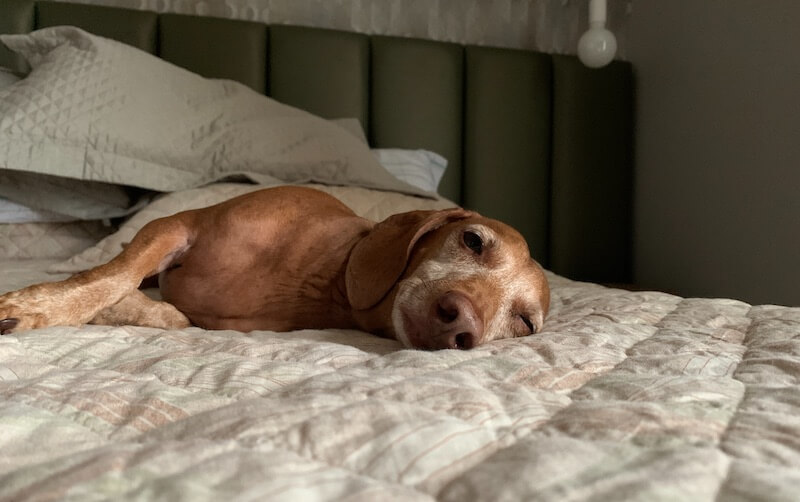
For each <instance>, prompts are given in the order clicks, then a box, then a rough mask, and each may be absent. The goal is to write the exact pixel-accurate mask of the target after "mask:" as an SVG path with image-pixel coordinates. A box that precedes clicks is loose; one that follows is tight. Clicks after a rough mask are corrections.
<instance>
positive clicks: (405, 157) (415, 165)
mask: <svg viewBox="0 0 800 502" xmlns="http://www.w3.org/2000/svg"><path fill="white" fill-rule="evenodd" d="M372 153H373V154H374V155H375V156H376V157H377V158H378V162H380V163H381V165H382V166H383V167H384V168H386V170H387V171H389V172H390V173H392V175H394V177H395V178H397V179H399V180H403V181H405V182H406V183H408V184H409V185H414V186H415V187H419V188H421V189H422V190H425V191H428V192H436V191H437V189H438V188H439V182H440V181H442V176H443V175H444V171H445V169H447V159H445V158H444V157H442V156H441V155H439V154H437V153H434V152H430V151H428V150H402V149H399V148H376V149H373V150H372Z"/></svg>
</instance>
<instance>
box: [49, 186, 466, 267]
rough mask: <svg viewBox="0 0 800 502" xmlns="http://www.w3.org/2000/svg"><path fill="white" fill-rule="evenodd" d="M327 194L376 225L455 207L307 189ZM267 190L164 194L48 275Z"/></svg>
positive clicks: (96, 261)
mask: <svg viewBox="0 0 800 502" xmlns="http://www.w3.org/2000/svg"><path fill="white" fill-rule="evenodd" d="M308 186H311V187H312V188H316V189H317V190H322V191H324V192H327V193H329V194H331V195H333V196H334V197H336V198H337V199H339V200H340V201H342V203H344V204H345V205H346V206H347V207H349V208H350V209H352V210H353V212H355V213H356V214H358V215H359V216H362V217H364V218H368V219H370V220H373V221H380V220H383V219H385V218H386V217H388V216H390V215H392V214H395V213H400V212H404V211H413V210H416V209H446V208H450V207H454V206H455V204H454V203H453V202H451V201H449V200H447V199H444V198H441V197H440V198H437V199H423V198H420V197H410V196H408V195H403V194H400V193H396V192H387V191H378V190H369V189H365V188H361V187H348V186H324V185H308ZM263 188H265V187H264V186H257V185H250V184H243V183H215V184H212V185H209V186H206V187H202V188H195V189H192V190H185V191H180V192H174V193H170V194H165V195H162V196H160V197H158V198H157V199H156V200H155V201H153V202H152V203H151V204H150V205H148V206H147V207H145V208H144V209H142V210H141V211H139V212H138V213H136V214H135V215H133V216H132V217H131V218H130V219H129V220H128V221H127V222H126V223H125V224H124V225H122V227H120V229H119V230H118V231H117V232H116V233H114V234H112V235H109V236H108V237H106V238H105V239H103V240H101V241H100V242H98V243H97V244H96V245H94V246H92V247H90V248H88V249H86V250H84V251H83V252H81V253H78V254H77V255H75V256H73V257H72V258H70V259H68V260H66V261H64V262H61V263H57V264H55V265H53V266H51V267H50V269H49V270H48V272H52V273H61V272H80V271H83V270H88V269H90V268H92V267H96V266H97V265H101V264H103V263H106V262H107V261H109V260H110V259H111V258H113V257H114V256H116V255H118V254H119V253H120V252H122V248H123V245H124V244H127V243H128V242H130V241H131V239H133V236H134V235H136V233H137V232H138V231H139V230H140V229H141V228H142V227H143V226H145V225H146V224H147V223H149V222H150V221H152V220H155V219H156V218H161V217H164V216H169V215H171V214H175V213H178V212H180V211H186V210H189V209H198V208H201V207H207V206H211V205H214V204H217V203H220V202H222V201H225V200H227V199H230V198H233V197H236V196H239V195H242V194H245V193H248V192H252V191H254V190H260V189H263Z"/></svg>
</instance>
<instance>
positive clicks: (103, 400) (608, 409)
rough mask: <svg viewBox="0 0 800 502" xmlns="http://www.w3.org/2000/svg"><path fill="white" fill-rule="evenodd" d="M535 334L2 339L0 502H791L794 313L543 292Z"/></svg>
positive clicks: (799, 344)
mask: <svg viewBox="0 0 800 502" xmlns="http://www.w3.org/2000/svg"><path fill="white" fill-rule="evenodd" d="M550 280H551V284H552V286H553V309H552V313H551V315H550V317H549V320H548V322H547V324H546V329H545V330H544V331H543V332H541V333H540V334H538V335H536V336H531V337H526V338H521V339H514V340H505V341H499V342H495V343H491V344H489V345H486V346H483V347H480V348H478V349H475V350H471V351H442V352H422V351H412V350H402V349H401V347H400V346H399V344H398V343H396V342H394V341H392V340H384V339H380V338H377V337H374V336H370V335H367V334H364V333H359V332H355V331H331V330H327V331H299V332H294V333H282V334H276V333H270V332H254V333H249V334H243V333H238V332H226V331H204V330H201V329H198V328H191V329H187V330H184V331H161V330H157V329H150V328H134V327H104V326H87V327H81V328H49V329H44V330H38V331H30V332H27V333H20V334H16V335H9V336H4V337H1V338H0V396H1V397H0V499H2V500H53V499H66V500H80V501H87V500H109V499H110V500H124V499H148V500H149V499H162V500H192V501H196V500H215V501H218V500H233V499H239V500H287V501H297V500H365V501H367V500H369V501H372V500H381V501H384V500H434V499H438V500H444V501H466V500H487V501H488V500H492V501H494V500H558V501H564V500H612V499H614V500H619V499H625V500H693V501H694V500H714V499H720V500H738V499H749V500H752V499H764V500H771V501H775V500H797V499H798V497H799V496H800V388H798V378H800V309H792V308H786V307H776V306H757V307H751V306H750V305H747V304H745V303H741V302H738V301H731V300H708V299H682V298H679V297H676V296H671V295H667V294H662V293H652V292H636V293H634V292H628V291H622V290H614V289H606V288H604V287H601V286H597V285H591V284H582V283H576V282H571V281H568V280H566V279H563V278H560V277H556V276H552V275H551V276H550Z"/></svg>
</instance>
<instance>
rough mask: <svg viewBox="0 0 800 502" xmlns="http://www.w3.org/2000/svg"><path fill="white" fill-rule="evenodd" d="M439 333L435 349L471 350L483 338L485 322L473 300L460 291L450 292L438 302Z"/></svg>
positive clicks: (436, 335) (437, 319)
mask: <svg viewBox="0 0 800 502" xmlns="http://www.w3.org/2000/svg"><path fill="white" fill-rule="evenodd" d="M435 317H436V324H437V328H438V329H437V331H438V333H436V334H435V335H434V337H433V340H432V342H433V347H432V348H433V349H462V350H464V349H471V348H473V347H475V346H477V345H480V343H481V339H482V338H483V321H482V320H481V318H480V317H479V316H478V314H477V312H476V311H475V305H474V304H473V303H472V300H470V298H469V297H468V296H467V295H465V294H464V293H460V292H458V291H448V292H447V293H445V294H443V295H442V296H440V297H439V299H438V300H437V301H436V313H435Z"/></svg>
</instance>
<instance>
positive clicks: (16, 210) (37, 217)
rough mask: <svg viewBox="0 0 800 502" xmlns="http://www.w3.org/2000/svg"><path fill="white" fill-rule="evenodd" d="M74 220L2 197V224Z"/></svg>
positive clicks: (0, 202)
mask: <svg viewBox="0 0 800 502" xmlns="http://www.w3.org/2000/svg"><path fill="white" fill-rule="evenodd" d="M73 219H74V218H70V217H69V216H64V215H63V214H57V213H53V212H50V211H45V210H38V209H33V208H30V207H28V206H23V205H22V204H17V203H16V202H12V201H10V200H8V199H4V198H2V197H0V223H39V222H63V221H72V220H73Z"/></svg>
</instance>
